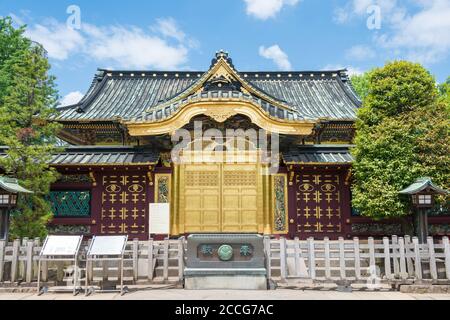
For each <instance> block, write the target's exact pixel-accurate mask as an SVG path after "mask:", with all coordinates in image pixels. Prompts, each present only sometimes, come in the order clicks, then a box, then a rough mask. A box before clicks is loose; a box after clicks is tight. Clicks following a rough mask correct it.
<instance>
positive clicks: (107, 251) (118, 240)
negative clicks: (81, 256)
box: [88, 236, 128, 256]
mask: <svg viewBox="0 0 450 320" xmlns="http://www.w3.org/2000/svg"><path fill="white" fill-rule="evenodd" d="M127 239H128V237H127V236H95V237H94V238H93V239H92V245H91V248H90V250H89V252H88V255H90V256H94V255H99V256H109V255H122V251H123V249H124V248H125V243H126V242H127Z"/></svg>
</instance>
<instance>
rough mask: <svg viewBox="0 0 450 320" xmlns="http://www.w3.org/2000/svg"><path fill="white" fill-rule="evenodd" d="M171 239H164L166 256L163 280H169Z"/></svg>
mask: <svg viewBox="0 0 450 320" xmlns="http://www.w3.org/2000/svg"><path fill="white" fill-rule="evenodd" d="M169 245H170V243H169V238H165V239H164V249H163V250H164V255H163V257H164V258H163V278H164V280H168V279H169Z"/></svg>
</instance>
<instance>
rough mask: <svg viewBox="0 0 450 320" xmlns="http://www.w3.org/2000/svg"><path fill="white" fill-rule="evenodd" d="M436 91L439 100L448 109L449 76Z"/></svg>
mask: <svg viewBox="0 0 450 320" xmlns="http://www.w3.org/2000/svg"><path fill="white" fill-rule="evenodd" d="M438 90H439V99H440V100H441V101H443V102H444V103H446V104H447V108H450V76H449V77H448V78H447V80H446V81H445V82H444V83H441V84H440V85H439V86H438Z"/></svg>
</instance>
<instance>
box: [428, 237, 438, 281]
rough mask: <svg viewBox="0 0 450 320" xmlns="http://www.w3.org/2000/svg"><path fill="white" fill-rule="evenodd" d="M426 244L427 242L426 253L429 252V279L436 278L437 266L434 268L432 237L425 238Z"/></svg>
mask: <svg viewBox="0 0 450 320" xmlns="http://www.w3.org/2000/svg"><path fill="white" fill-rule="evenodd" d="M427 244H428V253H429V254H430V273H431V279H433V280H437V278H438V275H437V268H436V255H435V252H434V243H433V237H428V238H427Z"/></svg>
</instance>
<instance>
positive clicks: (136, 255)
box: [133, 239, 139, 281]
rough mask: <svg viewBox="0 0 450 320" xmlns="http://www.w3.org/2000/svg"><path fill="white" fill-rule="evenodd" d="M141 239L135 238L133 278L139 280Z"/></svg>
mask: <svg viewBox="0 0 450 320" xmlns="http://www.w3.org/2000/svg"><path fill="white" fill-rule="evenodd" d="M138 259H139V239H133V279H134V281H137V279H138V273H139V266H138V263H139V260H138Z"/></svg>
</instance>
